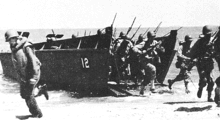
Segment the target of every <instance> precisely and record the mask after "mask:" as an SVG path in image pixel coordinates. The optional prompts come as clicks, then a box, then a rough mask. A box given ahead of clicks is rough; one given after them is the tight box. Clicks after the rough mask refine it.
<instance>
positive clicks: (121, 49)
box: [110, 32, 133, 83]
mask: <svg viewBox="0 0 220 120" xmlns="http://www.w3.org/2000/svg"><path fill="white" fill-rule="evenodd" d="M113 44H114V45H113V51H112V52H111V53H113V56H114V65H113V66H112V73H111V76H110V79H113V78H115V77H116V75H118V76H119V79H122V80H125V77H127V74H128V70H127V69H128V64H129V63H128V62H129V61H128V59H129V52H130V49H131V48H132V47H133V44H132V43H131V41H130V40H129V38H128V37H127V35H125V34H124V33H123V32H121V33H120V35H119V38H118V39H116V40H115V41H114V43H113ZM117 82H118V83H119V81H117Z"/></svg>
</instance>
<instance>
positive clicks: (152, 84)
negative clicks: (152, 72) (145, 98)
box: [150, 80, 156, 93]
mask: <svg viewBox="0 0 220 120" xmlns="http://www.w3.org/2000/svg"><path fill="white" fill-rule="evenodd" d="M150 91H151V92H152V93H156V91H155V84H154V80H151V88H150Z"/></svg>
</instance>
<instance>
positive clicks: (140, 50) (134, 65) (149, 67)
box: [110, 31, 165, 95]
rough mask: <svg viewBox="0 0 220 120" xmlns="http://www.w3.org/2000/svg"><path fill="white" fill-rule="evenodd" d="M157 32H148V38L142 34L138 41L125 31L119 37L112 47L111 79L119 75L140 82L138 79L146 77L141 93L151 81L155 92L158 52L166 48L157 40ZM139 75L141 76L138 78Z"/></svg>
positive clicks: (122, 78)
mask: <svg viewBox="0 0 220 120" xmlns="http://www.w3.org/2000/svg"><path fill="white" fill-rule="evenodd" d="M155 37H156V34H155V33H154V32H152V31H149V32H148V33H147V40H146V39H144V37H143V36H142V34H141V35H140V36H139V38H138V40H137V41H132V40H131V39H130V38H129V37H128V36H127V35H125V34H124V33H123V32H121V33H120V35H119V38H118V39H116V40H115V41H114V42H113V45H112V49H111V52H110V53H111V55H112V57H111V58H112V59H111V67H112V68H111V70H112V72H111V75H110V80H114V79H115V78H116V77H118V80H117V83H118V84H119V82H120V81H119V80H127V79H128V74H130V79H131V80H134V81H135V84H136V85H137V84H138V80H137V79H142V78H143V79H144V80H143V81H142V82H141V90H140V94H141V95H143V94H144V89H145V86H146V85H147V84H148V83H151V88H150V91H151V92H152V93H155V85H154V82H155V81H156V67H155V66H156V65H157V64H160V62H161V61H160V56H159V55H158V52H164V51H165V49H164V48H163V47H162V46H160V44H161V42H158V41H156V40H155ZM138 77H139V78H138Z"/></svg>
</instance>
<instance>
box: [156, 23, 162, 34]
mask: <svg viewBox="0 0 220 120" xmlns="http://www.w3.org/2000/svg"><path fill="white" fill-rule="evenodd" d="M161 23H162V22H160V23H159V25H158V26H157V27H156V29H155V30H154V33H157V31H158V29H159V27H160V25H161Z"/></svg>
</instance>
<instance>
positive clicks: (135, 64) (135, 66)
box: [129, 34, 144, 87]
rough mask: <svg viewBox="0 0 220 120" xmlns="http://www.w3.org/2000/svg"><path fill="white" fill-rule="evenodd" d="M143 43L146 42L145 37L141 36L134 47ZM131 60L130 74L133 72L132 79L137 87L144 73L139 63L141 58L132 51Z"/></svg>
mask: <svg viewBox="0 0 220 120" xmlns="http://www.w3.org/2000/svg"><path fill="white" fill-rule="evenodd" d="M143 41H144V38H143V35H142V34H140V35H139V37H138V40H137V41H136V42H135V43H134V45H137V44H139V43H141V42H143ZM129 60H130V72H131V77H130V79H131V80H133V81H134V82H135V87H137V86H138V79H142V76H143V73H142V70H141V64H140V62H139V58H138V56H137V55H136V53H135V52H134V51H133V50H131V51H130V59H129Z"/></svg>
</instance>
